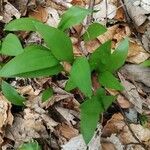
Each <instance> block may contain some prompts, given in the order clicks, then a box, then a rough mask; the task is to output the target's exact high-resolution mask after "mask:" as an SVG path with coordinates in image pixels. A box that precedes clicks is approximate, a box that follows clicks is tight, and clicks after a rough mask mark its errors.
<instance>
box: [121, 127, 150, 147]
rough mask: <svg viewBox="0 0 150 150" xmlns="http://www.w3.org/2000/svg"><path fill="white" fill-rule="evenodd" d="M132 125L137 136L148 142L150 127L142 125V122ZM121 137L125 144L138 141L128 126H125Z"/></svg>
mask: <svg viewBox="0 0 150 150" xmlns="http://www.w3.org/2000/svg"><path fill="white" fill-rule="evenodd" d="M130 127H131V129H132V131H133V133H134V134H135V135H136V136H137V138H138V139H139V140H140V141H141V142H144V143H146V142H148V141H150V130H149V129H148V128H145V127H143V126H141V125H140V124H130ZM119 137H120V140H121V141H122V143H123V144H128V143H137V140H136V139H135V138H134V137H133V135H132V133H131V132H130V130H129V128H128V127H127V126H125V127H124V128H123V130H122V132H121V133H120V135H119ZM149 144H150V143H149Z"/></svg>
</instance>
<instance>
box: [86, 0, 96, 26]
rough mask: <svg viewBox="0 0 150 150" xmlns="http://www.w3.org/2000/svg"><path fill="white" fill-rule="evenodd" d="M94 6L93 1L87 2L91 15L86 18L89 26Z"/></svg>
mask: <svg viewBox="0 0 150 150" xmlns="http://www.w3.org/2000/svg"><path fill="white" fill-rule="evenodd" d="M94 5H95V0H90V2H89V9H90V10H91V11H92V12H91V14H90V15H89V16H88V17H87V23H86V24H87V25H89V24H90V23H91V21H92V20H93V9H94Z"/></svg>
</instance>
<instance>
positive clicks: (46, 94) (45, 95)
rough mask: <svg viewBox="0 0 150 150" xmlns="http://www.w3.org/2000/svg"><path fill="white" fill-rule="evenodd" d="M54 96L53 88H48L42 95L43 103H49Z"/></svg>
mask: <svg viewBox="0 0 150 150" xmlns="http://www.w3.org/2000/svg"><path fill="white" fill-rule="evenodd" d="M52 95H53V89H52V88H48V89H46V90H44V91H43V93H42V102H45V101H47V100H48V99H49V98H50V97H51V96H52Z"/></svg>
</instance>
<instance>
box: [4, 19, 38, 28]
mask: <svg viewBox="0 0 150 150" xmlns="http://www.w3.org/2000/svg"><path fill="white" fill-rule="evenodd" d="M36 22H39V21H38V20H36V19H34V18H20V19H15V20H13V21H11V22H10V23H8V24H7V25H6V26H5V30H7V31H36V28H35V26H34V24H35V23H36Z"/></svg>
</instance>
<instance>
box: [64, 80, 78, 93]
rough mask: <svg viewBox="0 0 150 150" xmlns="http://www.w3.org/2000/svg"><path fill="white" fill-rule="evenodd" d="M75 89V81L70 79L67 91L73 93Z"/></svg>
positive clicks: (66, 87)
mask: <svg viewBox="0 0 150 150" xmlns="http://www.w3.org/2000/svg"><path fill="white" fill-rule="evenodd" d="M74 88H76V84H75V83H74V82H73V80H72V79H71V78H69V80H68V81H67V83H66V86H65V90H66V91H71V90H73V89H74Z"/></svg>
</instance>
